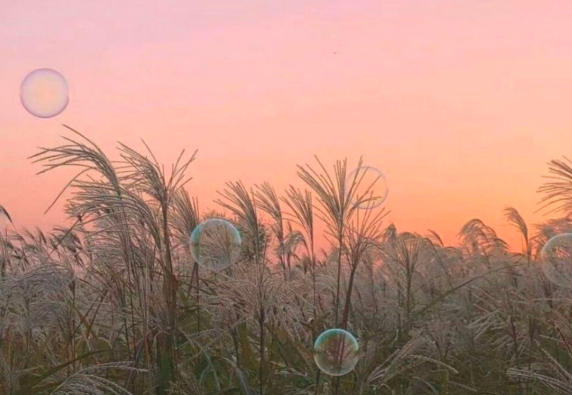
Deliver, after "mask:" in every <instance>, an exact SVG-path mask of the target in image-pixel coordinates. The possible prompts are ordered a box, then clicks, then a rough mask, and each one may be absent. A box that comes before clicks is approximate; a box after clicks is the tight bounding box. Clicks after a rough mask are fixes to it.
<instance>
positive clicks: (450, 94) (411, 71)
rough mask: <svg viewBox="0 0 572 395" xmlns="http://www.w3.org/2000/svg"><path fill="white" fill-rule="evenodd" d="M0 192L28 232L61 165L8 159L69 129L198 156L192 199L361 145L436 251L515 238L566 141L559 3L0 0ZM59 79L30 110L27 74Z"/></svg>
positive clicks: (565, 25)
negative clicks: (442, 245)
mask: <svg viewBox="0 0 572 395" xmlns="http://www.w3.org/2000/svg"><path fill="white" fill-rule="evenodd" d="M1 8H2V11H1V12H0V204H1V205H3V206H5V207H6V208H7V209H8V211H9V212H10V213H11V214H12V217H13V219H14V221H15V222H16V223H17V224H18V225H23V226H27V227H32V226H35V225H40V226H41V227H43V228H48V227H49V226H51V225H53V224H55V223H56V222H58V221H59V220H60V219H61V218H62V213H61V205H59V206H56V208H55V209H54V211H53V212H50V213H48V214H47V215H44V214H43V212H44V210H45V209H46V208H47V207H48V206H49V204H50V203H51V201H52V200H53V198H55V196H56V195H57V193H58V192H59V190H60V189H61V188H62V187H63V186H64V185H65V183H66V182H67V180H68V179H69V177H70V176H71V174H73V172H70V171H60V172H57V173H50V174H47V175H42V176H35V175H34V174H35V172H36V171H37V170H39V167H38V166H34V165H31V164H30V161H29V160H28V159H26V158H27V157H28V156H30V155H32V154H34V153H36V152H37V147H38V146H53V145H55V144H57V143H58V142H59V141H60V137H59V136H60V135H62V134H66V131H65V129H64V128H63V127H62V126H61V125H62V124H63V123H65V124H67V125H70V126H72V127H74V128H76V129H78V130H79V131H81V132H82V133H84V134H86V135H88V136H89V137H90V138H92V139H93V140H94V141H96V142H97V143H98V144H99V145H100V146H101V147H102V148H103V149H104V150H106V151H107V152H108V153H110V154H111V156H114V155H115V154H114V153H113V149H114V147H115V146H116V142H117V141H121V142H123V143H126V144H127V145H130V146H132V147H133V148H138V149H140V148H142V144H141V142H140V139H141V138H142V139H144V140H145V141H146V142H147V143H148V144H149V145H150V146H151V147H152V148H153V150H154V151H155V154H156V156H157V157H158V158H159V160H160V161H162V162H164V163H165V164H167V165H168V164H170V163H171V162H172V161H174V160H175V159H176V157H177V155H178V153H179V152H180V150H182V149H183V148H185V149H187V150H189V151H194V150H195V149H198V150H199V152H198V159H197V161H196V162H195V163H194V165H193V166H192V168H191V173H192V174H193V176H194V180H193V181H192V182H191V184H189V187H188V189H189V191H190V193H191V194H193V195H197V196H199V198H200V200H201V206H202V208H203V209H207V208H214V207H216V205H214V204H213V203H211V201H212V198H213V197H214V195H215V191H216V190H217V189H220V188H222V187H223V186H224V182H225V181H228V180H237V179H242V180H243V181H244V182H245V183H246V184H249V185H250V184H252V183H254V182H262V181H271V182H272V183H273V184H274V185H275V186H276V187H277V188H278V189H282V188H284V187H285V186H286V185H287V184H288V183H296V184H299V183H298V181H297V178H296V164H303V163H306V162H311V163H313V160H314V159H313V155H314V154H316V155H318V156H319V157H320V158H322V159H323V160H324V161H325V162H327V163H328V164H331V163H332V161H333V160H334V159H337V158H343V157H347V158H348V159H349V161H350V163H352V164H355V163H356V161H357V159H358V158H359V156H360V155H363V156H364V159H365V162H366V164H368V165H371V166H376V167H378V168H380V169H382V170H383V171H384V172H385V173H386V175H387V179H388V182H389V187H390V193H389V198H388V200H387V202H386V203H387V206H388V208H389V209H391V210H392V213H391V215H390V216H389V218H388V221H392V222H395V223H396V225H397V227H398V229H399V230H410V231H418V232H421V233H425V231H426V230H427V229H433V230H435V231H437V232H438V233H440V234H441V235H442V237H443V238H444V239H445V240H446V241H447V242H451V243H454V242H455V241H456V239H455V237H456V234H457V232H458V231H459V229H460V227H461V226H462V225H463V224H464V223H465V222H466V221H467V220H469V219H471V218H474V217H478V218H481V219H482V220H483V221H484V222H485V223H487V224H489V225H492V226H494V227H495V228H496V230H497V232H498V233H499V235H500V236H501V237H503V238H505V239H506V240H509V241H510V242H511V243H512V245H513V247H515V248H520V243H519V242H518V239H517V238H516V237H515V232H514V231H513V230H512V229H511V228H509V227H508V226H507V225H506V223H505V221H504V219H503V214H502V210H503V208H504V207H505V206H506V205H512V206H514V207H515V208H517V209H518V210H519V211H520V212H521V214H522V215H523V216H524V217H525V219H526V220H527V221H528V222H529V223H535V222H538V221H541V220H542V219H543V218H544V217H543V216H542V215H540V214H534V211H535V209H536V208H537V207H538V206H537V202H538V200H539V198H540V196H539V195H538V194H537V193H536V192H535V191H536V189H537V188H538V186H539V185H540V184H541V182H542V178H541V176H542V175H543V174H546V162H547V161H548V160H550V159H553V158H558V157H561V156H562V155H568V154H570V150H572V144H571V142H572V111H571V110H570V106H571V105H572V100H570V99H571V98H572V28H571V27H570V21H571V20H572V2H570V1H569V0H553V1H550V2H546V1H540V0H538V1H528V0H518V1H516V0H515V1H509V0H493V1H488V0H470V1H469V0H467V1H460V0H455V1H453V0H439V1H438V0H433V1H430V0H427V1H420V0H400V1H394V0H392V1H382V0H378V1H370V0H351V1H350V0H337V1H333V2H332V1H326V0H313V1H307V0H304V1H302V0H288V1H281V0H267V1H263V0H241V1H236V0H213V1H195V0H177V1H154V2H151V1H134V0H129V1H127V0H122V1H116V0H98V1H77V0H51V1H49V2H48V1H39V0H38V1H29V0H4V1H3V2H2V7H1ZM41 67H49V68H53V69H55V70H58V71H59V72H61V73H62V74H63V75H64V76H65V77H66V78H67V80H68V84H69V86H70V104H69V105H68V107H67V109H66V110H65V111H64V112H63V113H62V114H60V115H59V116H57V117H55V118H51V119H39V118H35V117H33V116H32V115H30V114H29V113H27V112H26V111H25V110H24V109H23V107H22V106H21V104H20V99H19V86H20V83H21V81H22V79H23V78H24V77H25V76H26V75H27V74H28V73H29V72H30V71H32V70H34V69H37V68H41Z"/></svg>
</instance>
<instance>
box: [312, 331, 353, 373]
mask: <svg viewBox="0 0 572 395" xmlns="http://www.w3.org/2000/svg"><path fill="white" fill-rule="evenodd" d="M358 351H359V346H358V342H357V340H356V339H355V338H354V337H353V336H352V334H351V333H349V332H348V331H345V330H343V329H328V330H327V331H325V332H323V333H322V334H321V335H320V336H318V338H317V339H316V341H315V342H314V361H316V365H318V368H320V370H321V371H322V372H324V373H326V374H329V375H330V376H343V375H345V374H347V373H349V372H351V371H352V370H353V368H354V367H355V366H356V364H357V362H358V360H359V354H358Z"/></svg>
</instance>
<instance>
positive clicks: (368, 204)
mask: <svg viewBox="0 0 572 395" xmlns="http://www.w3.org/2000/svg"><path fill="white" fill-rule="evenodd" d="M388 193H389V188H388V186H387V180H386V178H385V175H384V174H383V173H382V172H381V171H380V170H379V169H377V168H375V167H371V166H361V167H358V168H357V169H355V170H353V171H352V172H351V173H350V174H349V175H348V177H347V180H346V194H347V195H348V196H349V197H350V198H351V201H352V204H354V206H356V207H358V208H360V209H366V210H370V209H373V208H376V207H379V206H380V205H381V204H382V203H383V202H384V201H385V199H387V195H388Z"/></svg>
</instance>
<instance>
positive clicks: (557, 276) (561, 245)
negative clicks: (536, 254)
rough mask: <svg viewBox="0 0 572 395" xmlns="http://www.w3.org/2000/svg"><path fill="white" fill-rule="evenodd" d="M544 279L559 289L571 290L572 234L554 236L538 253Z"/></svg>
mask: <svg viewBox="0 0 572 395" xmlns="http://www.w3.org/2000/svg"><path fill="white" fill-rule="evenodd" d="M540 259H541V264H542V270H543V271H544V274H546V277H548V279H549V280H550V281H552V282H553V283H554V284H557V285H560V286H561V287H566V288H572V233H563V234H560V235H557V236H554V237H553V238H551V239H550V240H548V242H547V243H546V244H545V245H544V247H543V248H542V251H541V253H540Z"/></svg>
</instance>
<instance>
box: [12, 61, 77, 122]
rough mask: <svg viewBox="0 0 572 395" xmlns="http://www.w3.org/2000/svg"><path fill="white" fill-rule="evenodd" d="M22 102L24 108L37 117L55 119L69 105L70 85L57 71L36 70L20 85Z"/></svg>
mask: <svg viewBox="0 0 572 395" xmlns="http://www.w3.org/2000/svg"><path fill="white" fill-rule="evenodd" d="M20 100H21V101H22V105H23V106H24V108H25V109H26V110H27V111H28V112H29V113H30V114H32V115H34V116H36V117H39V118H51V117H55V116H56V115H58V114H59V113H61V112H62V111H63V110H64V109H65V108H66V107H67V105H68V102H69V96H68V83H67V81H66V79H65V78H64V76H63V75H61V74H60V73H58V72H57V71H55V70H52V69H37V70H34V71H32V72H31V73H30V74H28V75H27V76H26V78H24V81H22V85H20Z"/></svg>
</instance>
